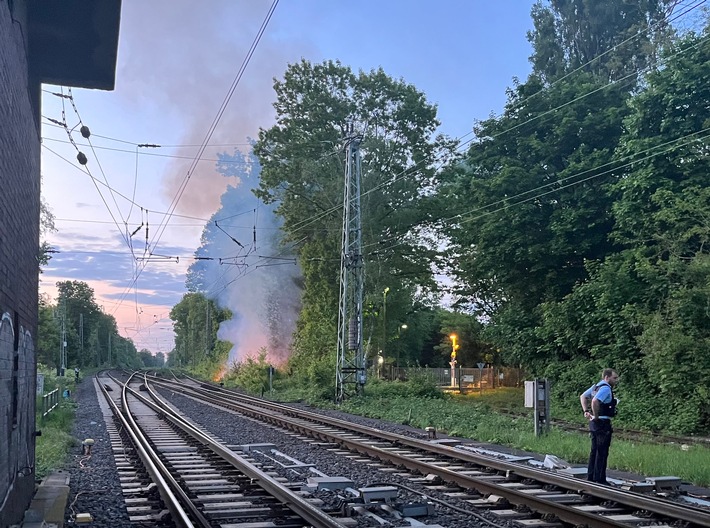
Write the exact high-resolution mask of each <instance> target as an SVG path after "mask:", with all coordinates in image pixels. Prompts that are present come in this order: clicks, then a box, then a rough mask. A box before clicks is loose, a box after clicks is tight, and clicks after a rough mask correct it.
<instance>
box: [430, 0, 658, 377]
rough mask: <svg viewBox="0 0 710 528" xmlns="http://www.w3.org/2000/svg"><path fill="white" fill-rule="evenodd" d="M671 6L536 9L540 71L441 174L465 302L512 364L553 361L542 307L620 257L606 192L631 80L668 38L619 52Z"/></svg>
mask: <svg viewBox="0 0 710 528" xmlns="http://www.w3.org/2000/svg"><path fill="white" fill-rule="evenodd" d="M664 6H665V3H664V2H642V3H641V4H639V5H636V4H634V5H633V6H632V5H631V4H629V3H628V2H624V1H623V0H613V1H609V2H589V1H586V0H553V1H551V2H546V3H538V4H537V5H536V6H535V7H534V9H533V22H534V25H535V29H534V31H533V32H531V33H530V35H529V38H530V40H531V42H532V43H533V49H534V53H533V56H532V57H531V62H532V64H533V72H532V73H531V75H530V77H529V78H528V80H527V81H526V82H524V83H518V84H516V86H515V87H514V88H513V89H511V90H509V92H508V95H509V99H508V102H507V104H506V107H505V110H504V113H503V115H501V116H494V117H491V118H490V119H487V120H485V121H482V122H480V123H478V124H477V125H476V127H475V129H474V131H475V133H476V140H475V141H474V142H473V143H472V144H471V146H470V148H469V150H468V152H467V153H466V156H465V157H464V159H463V160H461V161H460V162H459V163H457V164H455V165H453V166H452V167H451V168H450V170H448V171H446V172H445V173H444V174H443V175H442V181H443V185H442V192H441V200H442V202H443V203H445V204H453V207H449V209H448V210H447V212H446V216H445V217H444V218H443V220H442V229H443V231H444V233H446V235H447V236H448V237H449V239H450V240H451V242H452V250H453V253H454V254H455V255H456V265H455V266H453V267H452V269H451V273H452V274H453V275H454V276H455V277H456V278H457V279H458V288H457V293H458V294H459V296H460V298H461V301H460V303H461V304H464V305H467V306H469V307H470V308H473V309H474V310H476V311H477V312H478V313H481V314H483V315H484V316H485V317H486V318H487V319H488V320H489V321H490V324H489V325H488V328H487V329H486V335H487V336H488V339H490V340H491V341H492V342H494V343H495V344H496V345H497V347H499V348H501V349H503V350H504V351H505V355H506V357H507V359H508V360H509V361H512V362H515V363H518V362H523V363H524V364H527V365H532V364H533V363H534V364H537V365H540V364H543V363H544V362H545V361H546V359H547V356H546V352H545V347H544V343H543V342H542V341H541V339H540V333H539V332H537V331H536V328H537V327H538V326H539V325H541V324H542V321H543V316H544V315H543V312H544V310H543V305H544V304H545V303H551V302H556V301H559V300H561V299H563V298H564V297H565V296H566V295H568V294H570V292H572V290H573V288H574V287H575V285H577V284H579V283H581V282H583V281H585V280H586V279H587V278H588V276H589V275H588V270H587V265H586V263H587V262H588V261H598V260H603V259H604V258H605V257H606V256H607V255H610V254H613V253H615V252H617V251H618V250H619V249H620V245H619V244H618V242H617V241H616V240H615V239H610V236H609V235H610V233H611V231H612V228H613V225H614V219H613V215H612V203H613V197H612V195H611V193H610V187H611V185H612V184H614V183H615V182H616V181H617V175H616V174H615V172H614V171H613V169H614V168H615V167H616V165H617V164H616V163H615V153H616V149H617V146H618V144H619V141H620V137H621V134H622V131H623V120H624V118H625V117H626V116H627V115H628V114H629V113H630V108H629V106H628V101H629V99H630V98H631V96H632V94H633V91H634V89H635V88H636V86H637V81H638V75H633V76H629V75H628V74H627V73H626V72H627V71H628V68H638V67H642V66H645V65H648V64H650V63H652V62H653V60H654V57H655V48H654V45H655V43H656V42H658V41H660V35H665V34H666V32H667V28H665V27H664V26H663V24H658V25H656V26H654V30H655V31H657V33H658V35H655V34H652V35H650V36H649V35H648V34H646V33H642V34H639V35H638V37H636V38H634V39H632V40H630V41H629V42H624V43H623V44H622V41H624V40H625V39H627V38H628V37H629V36H630V35H633V34H635V32H637V31H638V30H639V28H641V27H646V26H647V24H648V23H649V21H650V22H654V21H657V20H660V19H661V18H662V17H663V16H664ZM580 13H583V14H585V16H581V15H580ZM617 44H618V46H617ZM652 44H653V45H652ZM596 56H599V59H596V60H594V61H593V62H591V63H590V64H586V63H587V62H588V61H590V60H591V59H593V58H594V57H596ZM629 56H633V57H634V60H633V61H629V60H628V57H629ZM580 66H584V67H582V68H580ZM634 71H635V70H634ZM568 74H569V75H568ZM567 75H568V76H567ZM619 75H621V76H619ZM562 76H567V77H565V78H564V79H562V80H560V82H555V81H556V80H557V79H560V78H561V77H562ZM614 79H620V82H616V83H610V82H609V81H610V80H614ZM622 79H623V80H622ZM441 210H444V207H443V205H442V207H441Z"/></svg>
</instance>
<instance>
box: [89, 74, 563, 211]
mask: <svg viewBox="0 0 710 528" xmlns="http://www.w3.org/2000/svg"><path fill="white" fill-rule="evenodd" d="M568 75H569V74H568ZM469 134H470V133H469ZM97 137H98V136H97ZM464 137H465V136H464ZM468 143H469V142H467V143H466V144H468ZM466 144H464V145H463V146H465V145H466ZM407 170H412V168H409V169H407ZM414 170H416V166H415V167H414ZM387 183H388V184H389V183H391V182H387ZM374 190H375V189H371V190H369V191H367V192H368V193H369V192H373V191H374ZM528 192H529V191H528ZM339 207H340V206H338V207H336V208H334V210H337V209H338V208H339ZM174 216H178V215H174Z"/></svg>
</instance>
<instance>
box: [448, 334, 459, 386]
mask: <svg viewBox="0 0 710 528" xmlns="http://www.w3.org/2000/svg"><path fill="white" fill-rule="evenodd" d="M458 338H459V337H458V336H457V335H456V334H451V335H450V336H449V339H451V361H450V362H449V365H451V386H452V387H456V351H457V350H458V348H459V345H458V343H456V341H457V340H458Z"/></svg>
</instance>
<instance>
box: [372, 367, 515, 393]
mask: <svg viewBox="0 0 710 528" xmlns="http://www.w3.org/2000/svg"><path fill="white" fill-rule="evenodd" d="M383 375H384V377H386V378H388V379H398V380H401V381H407V380H409V379H412V378H413V377H416V376H426V377H427V378H429V379H431V380H432V381H433V382H434V383H436V384H437V385H439V386H440V387H447V388H460V389H462V390H472V389H495V388H498V387H520V386H522V384H523V381H524V379H525V378H524V374H523V372H522V371H521V370H520V369H517V368H512V367H487V368H483V369H479V368H465V367H457V368H455V369H453V372H452V369H450V368H426V367H425V368H412V367H390V368H389V369H386V370H385V372H383Z"/></svg>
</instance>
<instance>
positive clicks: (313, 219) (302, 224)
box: [292, 0, 710, 232]
mask: <svg viewBox="0 0 710 528" xmlns="http://www.w3.org/2000/svg"><path fill="white" fill-rule="evenodd" d="M704 2H705V0H703V2H700V3H699V4H697V5H695V6H694V7H693V9H694V8H697V7H698V6H699V5H702V3H704ZM708 39H710V36H708V37H704V38H703V39H701V41H700V42H698V43H696V44H694V45H693V46H689V47H688V48H684V49H682V50H679V51H677V52H676V53H674V54H673V55H671V56H669V57H668V58H667V59H666V61H669V60H671V59H673V58H675V57H676V56H678V55H679V54H681V53H683V52H685V51H687V49H691V48H693V47H695V46H698V45H700V44H702V43H704V42H706V41H707V40H708ZM589 62H591V61H589ZM652 69H653V67H651V66H649V67H647V68H644V69H643V70H639V71H636V72H634V73H631V74H628V75H625V76H624V77H622V78H620V79H617V80H615V81H611V82H609V83H607V84H605V85H603V86H600V87H597V88H595V89H594V90H591V91H590V92H586V93H584V94H582V95H580V96H578V97H576V98H574V99H573V100H570V101H566V102H565V103H563V104H560V105H558V106H556V107H554V108H551V109H549V110H546V111H545V112H543V113H541V114H537V115H535V116H534V117H531V118H529V119H527V120H525V121H523V122H522V123H518V124H516V125H514V126H513V127H510V128H508V129H506V130H503V131H501V132H499V133H497V134H494V135H491V136H489V137H488V138H487V139H496V138H499V137H501V136H504V135H505V134H508V133H510V132H512V131H514V130H517V129H519V128H521V127H522V126H525V125H528V124H530V123H533V122H535V121H537V120H538V119H540V118H542V117H549V116H552V115H553V114H554V113H555V112H557V111H558V110H560V109H562V108H564V107H566V106H569V105H570V104H572V103H575V102H578V101H580V100H582V99H584V98H585V97H588V96H590V95H593V94H595V93H597V92H599V91H601V90H603V89H606V88H609V87H610V86H615V85H617V84H619V83H621V82H622V81H628V80H630V79H631V78H632V77H635V76H638V75H639V74H641V73H645V72H649V71H651V70H652ZM553 84H554V83H553ZM544 91H545V89H543V90H541V91H540V92H536V93H535V94H533V95H531V96H529V97H528V98H526V99H525V101H528V100H529V99H530V98H532V97H535V96H536V95H538V94H539V93H544ZM468 135H469V134H466V136H468ZM466 136H462V137H466ZM460 139H461V138H458V139H457V140H456V141H460ZM475 139H476V138H471V139H469V140H467V141H465V142H463V143H460V144H459V145H458V146H457V148H456V150H461V149H462V148H464V147H466V146H468V145H469V144H470V143H472V142H473V141H474V140H475ZM448 156H449V153H444V156H442V157H444V158H445V159H444V160H443V161H440V160H439V159H437V158H435V159H434V160H432V161H433V163H436V162H437V161H439V163H438V165H436V166H435V167H433V170H438V169H440V168H441V167H442V166H443V165H444V164H445V163H446V161H447V159H446V157H448ZM421 164H422V162H420V163H417V164H415V165H414V166H412V167H408V168H406V169H404V170H402V171H401V172H399V173H398V174H396V175H394V176H393V178H392V179H390V180H388V181H385V182H382V183H380V184H379V185H376V186H375V187H373V188H371V189H368V190H367V191H365V192H363V193H361V196H366V195H368V194H370V193H372V192H375V191H378V190H380V189H382V188H383V187H386V186H388V185H392V184H394V183H396V182H397V181H399V180H401V179H402V178H404V177H406V176H407V175H410V174H413V173H415V172H416V171H417V170H418V167H419V166H420V165H421ZM341 208H342V205H336V206H333V207H332V208H330V209H327V210H325V211H323V212H321V213H319V214H317V215H315V216H313V217H311V218H309V219H307V220H304V221H302V222H299V223H297V224H295V225H294V226H293V228H292V229H293V232H296V231H298V230H300V229H305V228H306V227H308V226H310V225H312V224H313V223H315V222H317V221H318V220H320V219H321V218H323V217H324V216H326V215H327V214H332V213H333V212H335V211H338V210H339V209H341Z"/></svg>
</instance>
